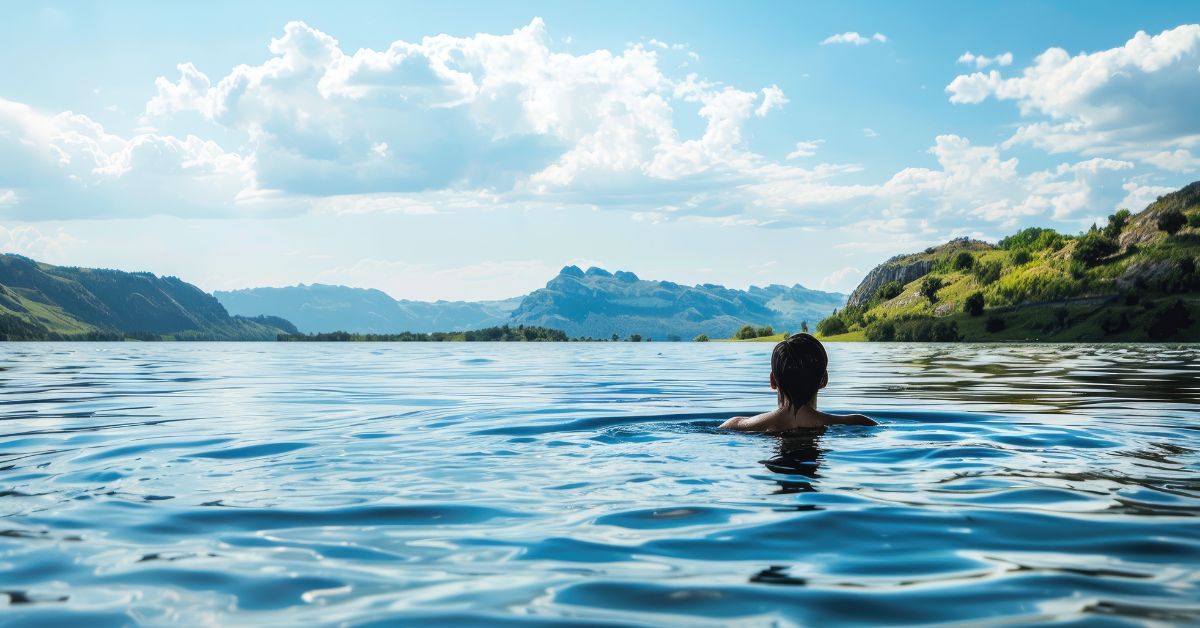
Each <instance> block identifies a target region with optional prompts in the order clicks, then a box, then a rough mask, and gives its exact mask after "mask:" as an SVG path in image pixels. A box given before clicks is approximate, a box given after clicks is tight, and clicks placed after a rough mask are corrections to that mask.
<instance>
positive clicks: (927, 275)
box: [817, 182, 1200, 342]
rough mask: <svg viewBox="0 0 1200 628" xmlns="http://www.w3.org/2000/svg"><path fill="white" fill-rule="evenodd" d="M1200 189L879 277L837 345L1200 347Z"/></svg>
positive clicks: (937, 255)
mask: <svg viewBox="0 0 1200 628" xmlns="http://www.w3.org/2000/svg"><path fill="white" fill-rule="evenodd" d="M1198 258H1200V182H1196V183H1192V184H1191V185H1188V186H1187V187H1185V188H1183V189H1181V190H1179V191H1176V192H1173V193H1171V194H1167V195H1166V196H1162V197H1159V199H1158V200H1157V201H1155V202H1154V203H1151V204H1150V205H1149V206H1148V207H1146V209H1145V210H1143V211H1141V212H1140V213H1137V214H1131V213H1129V212H1128V211H1125V210H1122V211H1119V212H1117V213H1115V214H1113V215H1112V216H1110V217H1109V220H1108V224H1107V225H1106V226H1105V227H1103V228H1098V227H1093V228H1092V229H1091V230H1089V231H1088V232H1086V233H1083V234H1080V235H1076V236H1072V235H1066V234H1061V233H1057V232H1055V231H1053V230H1050V229H1039V228H1029V229H1024V230H1022V231H1020V232H1018V233H1015V234H1013V235H1011V236H1009V237H1007V238H1004V239H1002V240H1001V241H1000V242H999V243H998V244H989V243H986V242H979V241H974V240H967V239H958V240H952V241H950V242H948V243H946V244H943V245H941V246H938V247H932V248H929V249H926V250H925V251H923V252H920V253H915V254H911V255H901V256H897V257H894V258H892V259H890V260H888V261H886V262H884V263H883V264H881V265H879V266H877V267H876V268H875V269H873V270H872V271H871V272H870V273H869V274H868V275H867V276H866V278H865V279H863V281H862V283H861V284H860V285H859V286H858V288H857V289H855V291H854V292H853V293H852V294H851V295H850V298H849V299H848V300H847V305H846V307H844V308H842V309H841V310H840V311H838V312H836V313H835V314H834V315H832V316H830V317H828V318H826V319H824V320H822V321H821V323H820V325H819V326H818V328H817V330H818V332H819V333H820V334H821V335H823V336H825V337H831V338H837V337H844V338H856V337H859V338H862V337H865V338H866V339H867V340H876V341H888V340H895V341H953V340H966V341H1015V340H1029V341H1064V342H1074V341H1117V342H1133V341H1191V342H1194V341H1200V275H1198V274H1197V270H1196V266H1197V263H1198V262H1200V259H1198Z"/></svg>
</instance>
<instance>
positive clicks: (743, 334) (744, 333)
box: [733, 324, 758, 340]
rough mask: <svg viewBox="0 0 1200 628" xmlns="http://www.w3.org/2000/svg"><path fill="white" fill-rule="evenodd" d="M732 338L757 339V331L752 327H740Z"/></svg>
mask: <svg viewBox="0 0 1200 628" xmlns="http://www.w3.org/2000/svg"><path fill="white" fill-rule="evenodd" d="M733 337H734V338H737V339H738V340H750V339H751V338H758V330H757V329H755V328H754V325H749V324H746V325H742V328H741V329H739V330H737V333H736V334H734V335H733Z"/></svg>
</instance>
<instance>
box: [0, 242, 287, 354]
mask: <svg viewBox="0 0 1200 628" xmlns="http://www.w3.org/2000/svg"><path fill="white" fill-rule="evenodd" d="M295 332H296V328H295V327H294V326H293V325H292V324H291V323H289V322H287V321H286V320H283V319H281V318H277V317H256V318H244V317H239V316H230V315H229V313H228V312H226V311H225V308H224V307H222V306H221V304H220V303H218V302H217V300H216V299H215V298H214V297H213V296H212V295H210V294H207V293H205V292H204V291H203V290H200V289H199V288H197V287H196V286H193V285H192V284H189V283H187V282H184V281H182V280H180V279H178V278H176V277H158V276H155V275H153V274H151V273H128V272H122V271H119V270H107V269H98V268H74V267H65V266H53V265H50V264H43V263H40V262H36V261H34V260H31V259H29V258H27V257H22V256H20V255H11V254H5V255H0V339H4V340H73V339H78V340H120V339H125V338H133V339H139V340H274V339H275V337H276V335H278V334H280V333H295Z"/></svg>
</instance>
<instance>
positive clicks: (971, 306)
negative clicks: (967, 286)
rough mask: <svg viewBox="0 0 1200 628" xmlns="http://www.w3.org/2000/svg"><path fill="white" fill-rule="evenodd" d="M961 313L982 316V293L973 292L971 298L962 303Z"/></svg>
mask: <svg viewBox="0 0 1200 628" xmlns="http://www.w3.org/2000/svg"><path fill="white" fill-rule="evenodd" d="M963 311H964V312H966V313H967V314H970V315H971V316H980V315H982V314H983V293H982V292H978V291H976V292H973V293H971V296H969V297H967V300H966V301H963Z"/></svg>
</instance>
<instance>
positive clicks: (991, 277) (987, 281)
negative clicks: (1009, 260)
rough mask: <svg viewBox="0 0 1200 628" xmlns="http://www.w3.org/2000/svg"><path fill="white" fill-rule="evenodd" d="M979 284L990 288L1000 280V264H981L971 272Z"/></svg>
mask: <svg viewBox="0 0 1200 628" xmlns="http://www.w3.org/2000/svg"><path fill="white" fill-rule="evenodd" d="M971 272H972V273H973V274H974V275H975V279H977V280H979V283H981V284H983V285H985V286H988V285H991V284H993V283H996V280H998V279H1000V262H997V261H991V262H980V263H978V264H976V265H975V268H974V269H973V270H972V271H971Z"/></svg>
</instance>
